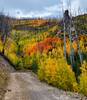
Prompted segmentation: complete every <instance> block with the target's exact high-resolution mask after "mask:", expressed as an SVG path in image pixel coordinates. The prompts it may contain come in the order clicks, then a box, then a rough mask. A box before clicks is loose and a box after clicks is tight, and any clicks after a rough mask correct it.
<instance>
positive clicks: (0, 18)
mask: <svg viewBox="0 0 87 100" xmlns="http://www.w3.org/2000/svg"><path fill="white" fill-rule="evenodd" d="M10 30H11V25H10V18H9V17H8V16H5V15H4V14H3V13H0V36H1V40H2V43H3V50H2V53H3V54H4V51H5V44H6V41H7V37H8V36H9V33H10Z"/></svg>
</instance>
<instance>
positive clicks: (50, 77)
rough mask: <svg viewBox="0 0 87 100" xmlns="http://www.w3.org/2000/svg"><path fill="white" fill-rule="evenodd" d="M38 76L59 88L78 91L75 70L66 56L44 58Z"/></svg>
mask: <svg viewBox="0 0 87 100" xmlns="http://www.w3.org/2000/svg"><path fill="white" fill-rule="evenodd" d="M38 76H39V79H40V80H44V81H46V82H48V83H49V84H52V85H54V86H56V87H58V88H61V89H64V90H69V91H78V87H77V83H76V79H75V75H74V72H73V71H72V69H71V67H70V66H69V65H67V63H66V61H65V59H64V58H61V59H60V58H59V59H55V58H50V57H49V58H46V60H45V58H44V59H43V60H42V61H41V62H40V64H39V70H38Z"/></svg>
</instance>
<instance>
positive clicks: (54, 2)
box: [0, 0, 87, 17]
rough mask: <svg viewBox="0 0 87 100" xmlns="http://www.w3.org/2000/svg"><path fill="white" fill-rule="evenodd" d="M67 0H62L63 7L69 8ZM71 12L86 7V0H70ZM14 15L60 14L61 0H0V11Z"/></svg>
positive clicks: (44, 15)
mask: <svg viewBox="0 0 87 100" xmlns="http://www.w3.org/2000/svg"><path fill="white" fill-rule="evenodd" d="M68 1H69V0H63V6H64V9H67V8H69V4H68ZM70 1H71V8H72V9H73V11H72V13H73V14H75V12H76V11H78V9H79V8H80V9H81V11H79V12H80V13H81V12H83V10H86V8H87V0H70ZM3 9H4V12H5V13H8V12H9V15H11V16H14V17H47V16H59V15H61V12H62V9H61V0H0V11H2V10H3Z"/></svg>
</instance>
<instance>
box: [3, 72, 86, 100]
mask: <svg viewBox="0 0 87 100" xmlns="http://www.w3.org/2000/svg"><path fill="white" fill-rule="evenodd" d="M7 89H8V91H7V92H6V94H5V98H4V100H87V99H86V98H82V97H80V96H79V95H78V94H73V93H69V92H68V93H67V92H64V91H62V90H59V89H57V88H54V87H51V86H49V85H47V84H45V83H41V82H40V81H39V80H38V79H37V77H36V76H35V75H34V74H33V73H32V72H26V73H25V72H14V73H11V75H10V81H9V84H8V87H7Z"/></svg>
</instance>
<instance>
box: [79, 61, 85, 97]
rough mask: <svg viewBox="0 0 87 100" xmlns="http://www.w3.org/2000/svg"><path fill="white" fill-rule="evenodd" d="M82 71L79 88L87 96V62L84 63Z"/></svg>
mask: <svg viewBox="0 0 87 100" xmlns="http://www.w3.org/2000/svg"><path fill="white" fill-rule="evenodd" d="M81 71H82V74H81V75H80V85H79V88H80V92H81V93H83V94H84V95H86V96H87V62H84V63H83V65H82V67H81Z"/></svg>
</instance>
